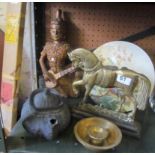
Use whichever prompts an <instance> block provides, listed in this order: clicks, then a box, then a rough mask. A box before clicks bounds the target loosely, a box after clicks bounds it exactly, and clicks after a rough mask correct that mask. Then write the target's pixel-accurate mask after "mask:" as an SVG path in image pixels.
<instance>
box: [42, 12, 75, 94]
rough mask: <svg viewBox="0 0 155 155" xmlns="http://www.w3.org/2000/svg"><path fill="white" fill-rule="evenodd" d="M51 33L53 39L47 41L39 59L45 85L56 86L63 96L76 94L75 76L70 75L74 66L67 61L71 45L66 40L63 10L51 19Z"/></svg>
mask: <svg viewBox="0 0 155 155" xmlns="http://www.w3.org/2000/svg"><path fill="white" fill-rule="evenodd" d="M50 34H51V38H52V41H50V42H46V44H45V46H44V48H43V50H42V52H41V56H40V59H39V62H40V66H41V70H42V72H43V77H44V79H45V85H46V87H48V88H53V87H55V88H56V89H57V90H58V91H59V93H60V94H61V95H63V96H74V92H73V90H72V77H73V76H71V74H70V75H68V73H72V72H73V71H74V68H73V67H69V65H68V64H67V63H66V62H67V61H66V60H67V58H68V56H67V53H68V52H69V51H70V45H69V44H68V43H67V42H66V27H65V22H64V19H63V12H62V11H61V10H58V11H57V13H56V19H55V20H53V21H51V25H50ZM68 60H69V59H68ZM46 61H47V63H46ZM66 68H68V69H66ZM72 75H73V74H72Z"/></svg>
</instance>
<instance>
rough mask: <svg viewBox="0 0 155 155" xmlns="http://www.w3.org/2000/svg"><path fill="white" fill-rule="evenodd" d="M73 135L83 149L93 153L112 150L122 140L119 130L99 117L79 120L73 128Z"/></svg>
mask: <svg viewBox="0 0 155 155" xmlns="http://www.w3.org/2000/svg"><path fill="white" fill-rule="evenodd" d="M74 134H75V137H76V139H77V140H78V141H79V142H80V143H81V144H82V145H83V146H84V147H85V148H87V149H89V150H91V151H95V152H102V151H106V150H108V149H112V148H114V147H116V146H117V145H118V144H119V143H120V142H121V139H122V133H121V130H120V129H119V128H118V127H117V126H116V125H115V124H114V123H112V122H110V121H108V120H106V119H103V118H100V117H89V118H85V119H82V120H80V121H79V122H77V124H76V125H75V127H74Z"/></svg>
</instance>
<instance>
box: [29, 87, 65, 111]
mask: <svg viewBox="0 0 155 155" xmlns="http://www.w3.org/2000/svg"><path fill="white" fill-rule="evenodd" d="M30 105H31V106H32V107H33V108H34V109H36V110H50V109H53V110H54V109H58V108H59V107H61V106H62V105H63V102H62V97H61V96H59V95H58V93H57V92H56V91H54V90H53V89H49V88H44V89H36V90H34V91H33V92H32V94H31V95H30Z"/></svg>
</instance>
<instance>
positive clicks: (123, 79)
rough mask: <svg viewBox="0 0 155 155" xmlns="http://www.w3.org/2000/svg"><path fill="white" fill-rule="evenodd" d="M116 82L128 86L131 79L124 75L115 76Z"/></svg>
mask: <svg viewBox="0 0 155 155" xmlns="http://www.w3.org/2000/svg"><path fill="white" fill-rule="evenodd" d="M116 81H117V82H119V83H122V84H125V85H127V86H129V85H130V84H131V81H132V79H131V78H129V77H126V76H124V75H117V79H116Z"/></svg>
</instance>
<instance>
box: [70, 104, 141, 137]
mask: <svg viewBox="0 0 155 155" xmlns="http://www.w3.org/2000/svg"><path fill="white" fill-rule="evenodd" d="M72 115H73V116H74V117H77V118H84V117H91V116H99V117H103V118H106V119H108V120H110V121H112V122H114V123H115V124H116V125H118V126H119V127H120V128H121V130H122V132H123V133H126V134H128V135H131V136H134V137H137V138H140V136H141V125H140V123H138V122H137V121H134V120H133V119H131V118H130V117H129V116H127V115H126V114H124V113H119V112H116V111H111V110H107V109H103V108H101V107H99V106H97V105H92V104H85V103H82V104H79V105H78V106H76V107H73V108H72Z"/></svg>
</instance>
